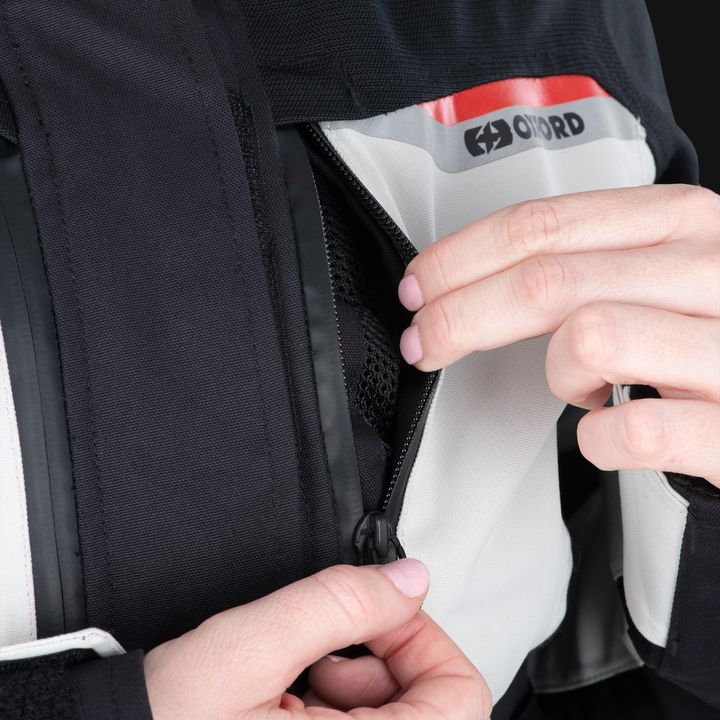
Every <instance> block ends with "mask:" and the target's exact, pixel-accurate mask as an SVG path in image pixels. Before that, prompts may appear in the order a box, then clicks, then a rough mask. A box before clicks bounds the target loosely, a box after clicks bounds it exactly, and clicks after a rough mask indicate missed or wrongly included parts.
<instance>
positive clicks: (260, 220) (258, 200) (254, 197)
mask: <svg viewBox="0 0 720 720" xmlns="http://www.w3.org/2000/svg"><path fill="white" fill-rule="evenodd" d="M231 105H232V110H233V116H234V119H235V123H236V129H237V134H238V140H239V142H240V149H241V153H242V156H243V160H244V161H245V165H246V168H247V176H248V185H249V187H250V197H251V201H252V206H253V212H254V214H255V222H256V224H257V227H258V234H260V235H261V236H262V235H264V236H265V237H264V238H261V243H262V242H263V241H264V244H265V247H266V248H267V249H266V255H267V257H268V259H269V262H270V266H271V269H272V273H270V275H271V277H270V278H268V279H269V281H270V283H271V285H272V287H273V290H274V292H275V295H276V297H277V303H276V305H277V313H278V316H279V317H278V322H277V323H276V329H277V331H278V335H279V337H280V338H281V350H282V354H283V361H284V363H283V364H284V370H285V373H286V378H287V384H288V396H289V400H290V410H291V412H292V418H293V429H294V433H295V443H296V448H297V449H298V450H299V449H300V445H301V443H300V438H299V436H298V431H297V426H298V413H297V407H296V401H295V393H294V391H293V388H292V379H291V377H290V372H289V360H288V357H287V347H286V344H285V343H284V342H283V340H282V328H283V327H284V326H285V319H284V313H283V304H282V300H281V297H280V287H279V283H278V281H277V276H278V272H277V262H276V257H275V245H274V243H273V237H272V233H271V232H270V228H269V227H268V220H267V217H266V213H265V198H264V197H263V193H262V190H261V188H262V181H261V176H260V167H259V162H258V158H257V149H256V145H255V144H254V143H253V142H252V141H251V137H250V136H251V135H252V134H253V131H255V132H256V125H255V120H254V117H253V114H252V109H251V108H250V107H249V106H247V105H246V104H245V102H244V101H243V99H242V97H241V96H240V95H239V93H238V94H236V95H234V96H233V98H232V103H231ZM241 123H242V127H241ZM298 484H299V486H300V494H301V496H302V500H303V509H304V511H305V525H306V527H307V531H308V535H309V536H310V555H311V557H312V563H313V568H314V570H317V569H318V564H317V537H316V535H315V531H314V523H312V522H311V520H310V518H311V502H310V497H309V493H308V488H307V484H306V483H305V482H304V481H303V478H302V475H301V473H298Z"/></svg>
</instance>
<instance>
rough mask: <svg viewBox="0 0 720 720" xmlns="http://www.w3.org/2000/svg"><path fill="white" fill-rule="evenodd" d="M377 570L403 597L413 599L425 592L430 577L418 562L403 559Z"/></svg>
mask: <svg viewBox="0 0 720 720" xmlns="http://www.w3.org/2000/svg"><path fill="white" fill-rule="evenodd" d="M379 569H380V572H381V573H382V574H383V575H385V577H386V578H388V580H390V582H391V583H392V584H393V585H394V586H395V587H396V588H397V589H398V590H399V591H400V592H401V593H402V594H403V595H407V596H408V597H411V598H414V597H418V596H419V595H424V594H425V593H426V592H427V589H428V586H429V584H430V576H429V575H428V571H427V568H426V567H425V566H424V565H423V564H422V563H421V562H420V561H419V560H413V559H412V558H404V559H403V560H396V561H395V562H391V563H389V564H388V565H382V566H381V567H380V568H379Z"/></svg>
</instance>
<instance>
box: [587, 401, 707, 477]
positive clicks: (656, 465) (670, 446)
mask: <svg viewBox="0 0 720 720" xmlns="http://www.w3.org/2000/svg"><path fill="white" fill-rule="evenodd" d="M719 434H720V405H719V404H717V403H712V402H707V401H703V400H664V399H663V400H658V399H645V400H632V401H630V402H626V403H623V404H622V405H619V406H618V407H613V408H599V409H597V410H592V411H591V412H589V413H588V414H587V415H585V417H583V419H582V420H581V421H580V423H579V425H578V443H579V446H580V450H581V452H582V454H583V455H584V456H585V457H586V458H587V459H588V460H590V462H592V463H594V464H595V465H597V467H599V468H600V469H601V470H641V469H645V468H652V469H653V470H660V471H665V472H677V473H684V474H686V475H694V476H696V477H702V478H705V479H706V480H708V481H710V482H711V483H713V484H714V485H718V486H720V443H719V442H718V435H719Z"/></svg>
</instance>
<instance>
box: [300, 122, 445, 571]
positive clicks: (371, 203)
mask: <svg viewBox="0 0 720 720" xmlns="http://www.w3.org/2000/svg"><path fill="white" fill-rule="evenodd" d="M304 129H305V131H306V133H307V135H308V136H309V137H310V138H311V139H312V141H313V143H314V145H315V147H317V148H318V149H319V150H320V151H321V152H322V154H323V156H324V157H325V159H326V160H327V161H328V162H330V163H331V165H332V166H333V167H334V168H335V169H336V170H337V171H338V172H339V173H340V175H341V176H342V178H343V179H344V181H345V182H346V184H347V185H348V187H349V188H350V189H351V191H352V192H353V194H354V195H355V197H356V198H357V199H358V200H359V201H360V202H361V203H362V205H363V206H364V207H365V209H366V210H367V211H368V212H369V213H370V215H371V216H372V217H373V219H374V220H375V221H376V222H377V223H378V225H379V226H380V227H381V228H382V229H383V231H384V232H385V233H386V235H387V236H388V237H389V238H390V240H391V241H392V243H393V245H394V247H395V249H396V250H397V252H398V254H399V256H400V258H401V259H402V261H403V262H404V263H405V265H407V264H409V262H410V260H412V259H413V258H414V257H415V255H417V250H416V249H415V246H414V245H413V244H412V243H411V242H410V240H409V239H408V237H407V236H406V235H405V233H404V232H403V231H402V230H401V229H400V228H399V227H398V225H397V223H396V222H395V221H394V220H393V219H392V218H391V217H390V215H389V214H388V213H387V212H386V211H385V209H384V208H383V207H382V205H380V203H379V202H378V201H377V200H376V199H375V198H374V197H373V196H372V195H371V194H370V193H369V192H368V190H367V189H366V188H365V186H364V185H363V184H362V183H361V182H360V181H359V180H358V178H357V177H356V176H355V174H354V173H353V172H352V170H350V168H349V167H348V166H347V165H346V164H345V162H344V160H343V159H342V158H341V157H340V156H339V155H338V153H337V152H336V150H335V148H334V147H333V146H332V145H331V144H330V142H329V141H328V139H327V138H326V137H325V135H324V133H323V132H322V130H321V129H320V128H319V127H318V126H317V125H316V124H313V123H307V124H305V125H304ZM325 250H326V254H327V243H326V245H325ZM327 259H328V265H329V264H330V258H329V256H328V258H327ZM333 303H334V299H333ZM338 338H339V327H338ZM439 374H440V373H439V371H437V372H433V373H429V374H428V375H427V378H426V380H425V382H424V384H423V387H422V390H421V393H420V396H419V400H418V404H417V407H416V409H415V412H414V414H413V416H412V419H411V421H410V424H409V427H408V431H407V433H406V435H405V439H404V441H403V442H402V444H401V445H400V449H399V453H398V455H397V458H396V461H395V463H394V466H393V471H392V474H391V476H390V479H389V482H388V486H387V491H386V493H385V497H384V499H383V502H382V505H381V507H380V510H375V511H372V512H369V513H366V514H365V515H363V517H361V518H360V520H359V521H358V523H357V525H356V527H355V532H354V535H353V546H354V549H355V553H356V556H357V563H358V564H359V565H367V564H383V563H388V562H392V561H393V560H397V559H399V558H404V557H405V550H404V549H403V547H402V545H401V543H400V541H399V539H398V537H397V534H396V528H397V524H398V522H399V519H400V513H401V510H402V504H403V500H404V497H405V491H406V489H407V483H408V480H409V478H410V472H411V470H412V467H413V465H414V462H415V457H416V455H417V450H418V447H419V445H420V439H421V436H422V433H423V430H424V427H425V421H426V420H427V416H428V411H429V408H430V405H431V402H432V397H433V395H434V392H435V388H436V387H437V379H438V377H439Z"/></svg>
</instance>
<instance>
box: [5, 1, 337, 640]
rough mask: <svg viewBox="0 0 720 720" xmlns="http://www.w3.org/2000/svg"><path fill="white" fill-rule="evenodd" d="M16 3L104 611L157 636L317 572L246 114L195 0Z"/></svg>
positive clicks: (84, 506)
mask: <svg viewBox="0 0 720 720" xmlns="http://www.w3.org/2000/svg"><path fill="white" fill-rule="evenodd" d="M0 11H1V13H0V56H1V58H2V60H1V62H0V73H2V82H3V85H4V87H5V89H6V91H7V93H8V96H9V98H10V100H11V102H12V105H13V110H14V113H15V117H16V119H17V124H18V132H19V137H20V144H21V146H22V151H23V156H24V164H25V170H26V175H27V179H28V183H29V186H30V190H31V194H32V197H33V202H34V207H35V213H36V219H37V222H38V226H39V234H40V238H41V241H42V245H43V252H44V255H45V261H46V265H47V271H48V278H49V283H50V287H51V291H52V299H53V305H54V312H55V318H56V323H57V328H58V337H59V343H60V350H61V357H62V369H63V379H64V385H65V399H66V408H67V416H68V425H69V431H70V436H71V441H72V459H73V471H74V478H75V489H76V495H77V505H78V520H79V531H80V540H81V553H82V564H83V571H84V579H85V593H86V604H87V617H88V622H89V624H91V625H95V626H99V627H102V628H103V629H105V630H109V631H111V632H112V633H113V634H114V635H115V637H116V638H117V639H118V640H119V641H120V642H121V643H122V644H123V645H124V646H125V647H127V648H128V649H133V648H138V647H142V648H148V647H152V646H154V645H156V644H158V643H159V642H161V641H163V640H165V639H168V638H170V637H174V636H176V635H178V634H180V633H182V632H184V631H185V630H187V629H189V628H191V627H194V626H195V625H197V624H198V623H199V622H200V621H202V620H203V619H205V618H206V617H208V616H209V615H212V614H214V613H216V612H218V611H220V610H222V609H225V608H227V607H229V606H234V605H238V604H241V603H243V602H247V601H248V600H250V599H253V598H255V597H257V596H259V595H264V594H266V593H268V592H270V591H272V590H273V589H275V588H276V587H278V586H280V585H284V584H287V583H288V582H291V581H293V580H294V579H296V578H298V577H300V576H302V575H304V574H307V573H309V572H312V571H313V569H314V567H313V563H312V557H311V553H310V544H309V543H308V541H307V537H308V531H307V521H306V512H305V500H304V498H303V495H302V489H301V485H300V482H299V477H298V463H297V448H296V441H295V439H296V435H295V432H294V428H293V422H292V418H293V414H292V406H291V402H290V399H289V397H288V391H287V388H288V383H287V379H286V375H285V372H284V368H283V364H282V353H281V349H280V342H279V338H278V325H277V322H276V317H275V314H274V312H273V304H272V301H271V299H270V287H269V286H270V284H271V283H270V280H269V278H268V276H267V274H266V266H265V264H264V262H263V259H262V255H261V247H260V242H259V239H258V233H257V227H256V220H255V216H254V212H253V207H252V203H251V199H250V196H251V193H250V190H249V187H248V180H247V176H246V173H245V170H244V163H243V156H242V151H241V148H240V144H239V141H238V134H237V129H236V127H235V124H234V122H233V116H232V112H231V108H230V105H229V102H228V98H227V94H226V89H225V87H224V85H223V82H222V80H221V77H220V75H219V74H218V70H217V65H216V63H215V61H214V59H213V57H212V55H211V53H210V51H209V49H208V45H207V42H206V38H205V36H204V35H203V31H202V28H201V26H200V24H199V22H198V20H197V17H196V16H195V15H194V14H193V12H192V10H191V8H190V6H189V4H188V3H186V2H169V1H165V0H152V1H151V0H148V1H147V2H144V3H138V4H132V5H125V4H122V3H121V4H117V3H99V4H96V5H91V6H89V5H88V4H87V3H85V2H80V1H79V0H78V1H77V2H75V1H71V2H68V1H67V0H57V2H55V0H50V1H48V2H43V3H42V4H41V5H36V4H29V5H28V4H26V3H16V2H4V3H3V5H2V6H0ZM318 494H319V491H318ZM321 498H322V496H321V495H320V494H319V500H320V499H321ZM330 525H331V523H330ZM318 538H319V542H321V543H328V544H333V547H334V545H335V544H336V540H335V538H334V537H333V535H332V532H331V531H327V532H324V534H323V535H322V536H318ZM326 555H327V556H330V557H332V551H328V552H327V553H326Z"/></svg>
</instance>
